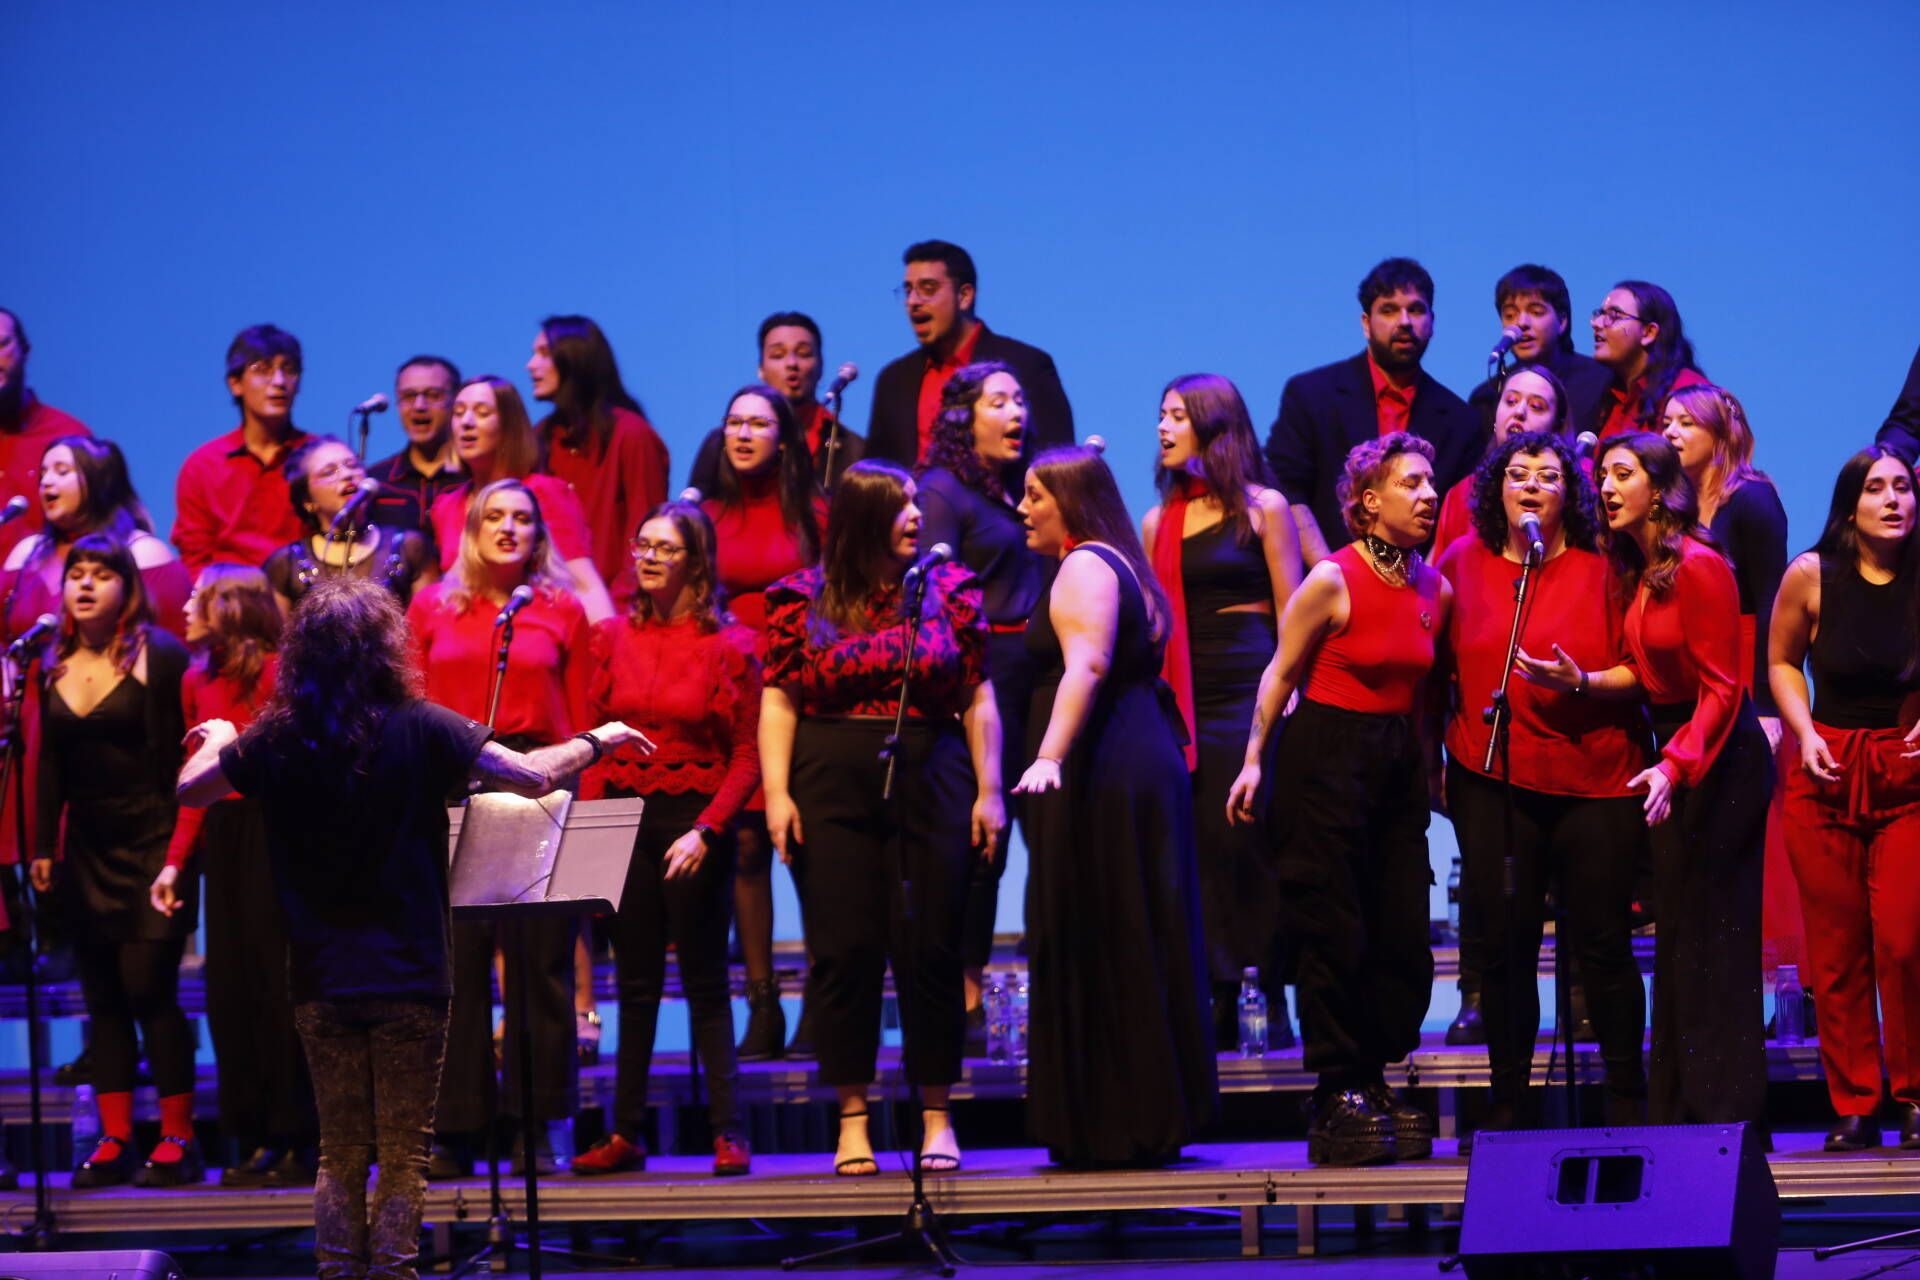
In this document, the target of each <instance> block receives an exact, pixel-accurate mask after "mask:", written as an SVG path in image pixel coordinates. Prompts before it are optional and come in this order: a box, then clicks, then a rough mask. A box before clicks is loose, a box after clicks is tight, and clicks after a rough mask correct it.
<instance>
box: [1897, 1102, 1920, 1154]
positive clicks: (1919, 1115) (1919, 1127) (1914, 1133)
mask: <svg viewBox="0 0 1920 1280" xmlns="http://www.w3.org/2000/svg"><path fill="white" fill-rule="evenodd" d="M1893 1109H1894V1114H1895V1115H1897V1116H1899V1117H1900V1149H1901V1150H1902V1151H1920V1102H1899V1103H1895V1104H1894V1108H1893Z"/></svg>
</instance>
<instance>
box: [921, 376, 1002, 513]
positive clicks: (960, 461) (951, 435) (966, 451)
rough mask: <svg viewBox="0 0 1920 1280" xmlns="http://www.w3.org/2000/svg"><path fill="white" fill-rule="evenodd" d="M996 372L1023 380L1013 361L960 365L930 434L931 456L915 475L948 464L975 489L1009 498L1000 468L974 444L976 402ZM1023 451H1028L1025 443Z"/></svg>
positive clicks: (998, 497)
mask: <svg viewBox="0 0 1920 1280" xmlns="http://www.w3.org/2000/svg"><path fill="white" fill-rule="evenodd" d="M996 373H1004V374H1006V375H1007V376H1008V377H1009V378H1012V379H1013V380H1014V383H1015V384H1016V385H1017V384H1018V383H1019V381H1020V375H1019V374H1017V373H1015V372H1014V371H1013V366H1012V365H1009V364H1007V363H1005V362H1004V361H1000V360H982V361H980V362H979V363H978V364H970V365H967V366H965V367H964V368H962V369H960V370H959V371H957V372H956V373H955V374H954V375H953V377H952V378H951V379H950V380H949V381H948V382H947V388H946V390H945V391H942V392H941V393H940V412H939V413H938V414H937V415H935V417H934V419H933V430H932V432H930V433H929V434H928V436H927V460H926V461H925V462H924V463H922V464H921V465H920V466H918V467H916V468H915V469H914V474H915V475H920V474H923V473H924V472H926V471H927V470H928V469H929V468H931V467H945V468H946V469H947V470H948V471H951V472H953V475H954V478H955V479H956V480H958V481H959V482H960V483H961V484H963V485H965V486H967V488H969V489H972V490H973V491H974V492H975V493H982V494H985V495H986V496H987V497H989V498H992V499H994V500H996V501H1001V502H1004V501H1005V500H1006V497H1007V490H1006V487H1005V486H1004V485H1002V484H1001V483H1000V475H999V472H998V471H997V470H996V469H995V468H993V467H989V466H988V465H987V464H986V463H984V462H982V461H980V454H979V451H978V450H976V449H975V448H974V446H973V402H974V401H976V400H978V399H979V398H980V393H981V392H982V391H983V390H984V389H985V388H986V385H987V379H988V378H991V377H992V376H993V375H994V374H996ZM1021 452H1022V453H1023V454H1024V453H1025V452H1026V448H1025V446H1024V444H1023V445H1022V447H1021Z"/></svg>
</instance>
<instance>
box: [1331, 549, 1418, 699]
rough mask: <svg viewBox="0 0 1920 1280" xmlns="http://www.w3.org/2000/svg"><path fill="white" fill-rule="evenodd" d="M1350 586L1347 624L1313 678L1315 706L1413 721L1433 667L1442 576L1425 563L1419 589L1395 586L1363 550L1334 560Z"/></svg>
mask: <svg viewBox="0 0 1920 1280" xmlns="http://www.w3.org/2000/svg"><path fill="white" fill-rule="evenodd" d="M1332 560H1333V562H1334V563H1335V564H1337V565H1339V566H1340V572H1341V575H1342V576H1343V577H1345V579H1346V583H1347V601H1348V609H1347V625H1346V626H1344V627H1342V628H1341V629H1340V630H1339V631H1337V632H1335V633H1334V634H1333V635H1330V636H1328V637H1327V638H1326V640H1325V641H1324V642H1322V644H1321V645H1320V652H1319V653H1317V654H1315V655H1314V659H1313V667H1312V670H1311V671H1309V672H1308V674H1307V688H1306V696H1307V697H1308V698H1310V699H1312V700H1313V701H1315V702H1319V703H1324V704H1326V705H1327V706H1331V707H1343V708H1345V709H1346V710H1348V711H1363V712H1367V713H1369V714H1373V715H1408V714H1410V713H1411V712H1412V711H1413V708H1414V703H1415V699H1417V698H1418V697H1419V693H1420V683H1421V681H1423V680H1425V679H1426V677H1427V672H1428V671H1430V670H1432V668H1433V640H1434V629H1435V628H1436V627H1438V626H1439V625H1440V621H1441V619H1440V583H1441V577H1440V574H1439V573H1438V572H1437V571H1436V570H1435V569H1434V568H1433V567H1432V566H1431V565H1429V564H1427V563H1426V562H1425V561H1424V560H1422V561H1421V562H1420V568H1419V571H1418V572H1417V573H1416V574H1415V575H1414V579H1413V582H1412V583H1411V584H1410V585H1408V586H1404V587H1396V586H1392V585H1390V584H1389V583H1387V582H1386V580H1385V579H1383V578H1381V576H1380V575H1379V574H1377V573H1375V572H1374V571H1373V566H1372V565H1370V564H1368V563H1367V560H1366V557H1365V556H1363V555H1362V554H1361V553H1360V546H1359V544H1358V543H1349V544H1347V545H1346V546H1344V547H1342V548H1340V549H1339V550H1338V551H1336V552H1334V553H1333V556H1332Z"/></svg>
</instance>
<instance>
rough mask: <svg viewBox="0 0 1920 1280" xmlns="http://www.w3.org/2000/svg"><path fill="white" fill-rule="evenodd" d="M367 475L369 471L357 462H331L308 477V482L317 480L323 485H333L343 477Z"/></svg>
mask: <svg viewBox="0 0 1920 1280" xmlns="http://www.w3.org/2000/svg"><path fill="white" fill-rule="evenodd" d="M365 474H367V469H366V468H365V467H364V466H362V465H361V464H360V463H359V462H358V461H357V460H356V461H353V462H329V463H328V464H327V465H326V466H324V467H322V468H320V469H319V470H318V471H316V472H314V473H313V474H312V475H310V476H308V477H307V480H308V482H309V483H311V482H313V481H315V480H317V481H319V482H320V483H321V484H331V483H332V482H333V481H335V480H338V479H340V478H342V477H343V476H363V475H365Z"/></svg>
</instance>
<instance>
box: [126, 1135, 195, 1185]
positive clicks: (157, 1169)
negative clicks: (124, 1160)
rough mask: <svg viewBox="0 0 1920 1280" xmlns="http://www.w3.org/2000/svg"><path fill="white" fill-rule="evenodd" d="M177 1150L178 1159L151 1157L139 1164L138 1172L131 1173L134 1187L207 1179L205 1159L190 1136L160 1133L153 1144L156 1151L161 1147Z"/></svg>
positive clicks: (181, 1183)
mask: <svg viewBox="0 0 1920 1280" xmlns="http://www.w3.org/2000/svg"><path fill="white" fill-rule="evenodd" d="M169 1146H170V1147H174V1148H177V1149H178V1150H179V1153H180V1158H179V1159H178V1160H155V1159H152V1158H151V1157H149V1158H148V1160H147V1162H146V1163H145V1164H143V1165H141V1166H140V1172H138V1173H136V1174H134V1175H133V1185H134V1186H136V1187H184V1186H187V1185H189V1184H190V1183H195V1182H205V1181H206V1180H207V1165H206V1161H204V1160H202V1159H201V1158H200V1144H199V1143H197V1142H195V1141H194V1140H193V1139H192V1138H176V1137H174V1136H172V1135H171V1134H167V1135H162V1136H161V1139H160V1141H159V1142H158V1143H157V1144H156V1145H155V1146H154V1150H155V1151H156V1152H158V1151H159V1150H160V1149H161V1148H163V1147H169Z"/></svg>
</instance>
